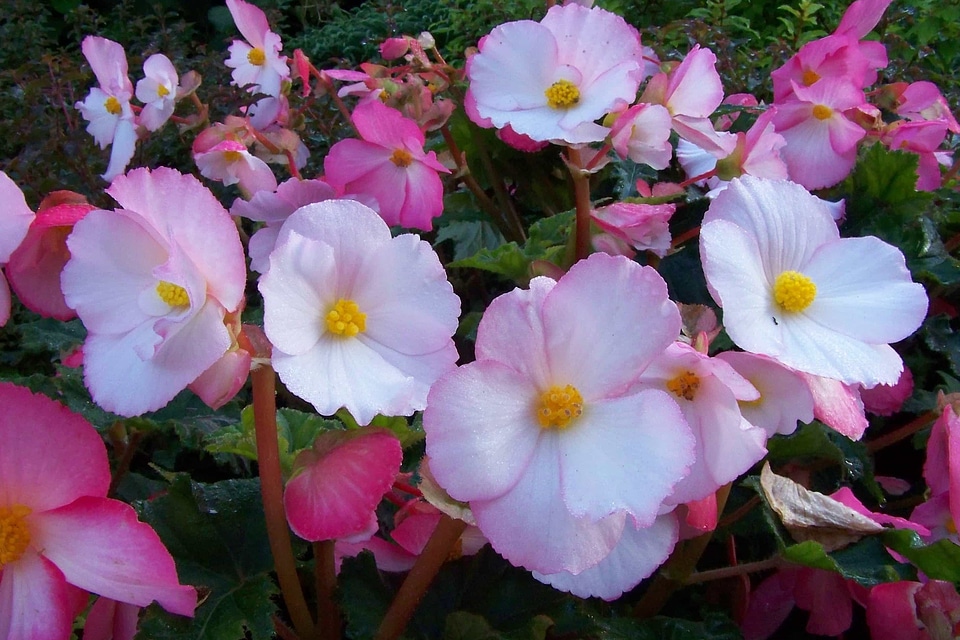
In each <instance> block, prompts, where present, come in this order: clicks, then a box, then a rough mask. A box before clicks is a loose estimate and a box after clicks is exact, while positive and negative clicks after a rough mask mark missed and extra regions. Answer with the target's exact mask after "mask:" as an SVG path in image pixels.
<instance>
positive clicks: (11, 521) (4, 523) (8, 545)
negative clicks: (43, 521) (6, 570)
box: [0, 504, 30, 567]
mask: <svg viewBox="0 0 960 640" xmlns="http://www.w3.org/2000/svg"><path fill="white" fill-rule="evenodd" d="M28 515H30V509H28V508H27V507H24V506H22V505H19V504H15V505H13V506H12V507H0V567H2V566H3V565H5V564H9V563H11V562H16V561H17V560H19V559H20V557H21V556H22V555H23V553H24V551H26V550H27V547H28V546H29V545H30V529H28V528H27V523H26V520H25V518H26V517H27V516H28Z"/></svg>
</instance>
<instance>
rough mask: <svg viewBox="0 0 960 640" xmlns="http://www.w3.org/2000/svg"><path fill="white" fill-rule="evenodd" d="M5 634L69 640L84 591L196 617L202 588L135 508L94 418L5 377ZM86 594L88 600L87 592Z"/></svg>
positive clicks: (0, 586) (0, 488) (0, 612)
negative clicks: (183, 572)
mask: <svg viewBox="0 0 960 640" xmlns="http://www.w3.org/2000/svg"><path fill="white" fill-rule="evenodd" d="M0 405H2V406H3V407H4V410H3V412H2V413H0V637H2V638H4V639H5V640H35V639H39V638H43V640H67V639H68V638H69V637H70V632H71V628H72V622H73V618H74V616H75V614H76V613H77V612H76V610H75V607H76V603H77V601H78V598H77V596H78V595H79V590H83V591H90V592H93V593H96V594H99V595H100V596H103V597H106V598H111V599H113V600H117V601H119V602H125V603H128V604H132V605H136V606H141V607H143V606H146V605H148V604H150V603H151V602H153V601H154V600H156V601H157V602H159V603H160V605H161V606H162V607H164V608H165V609H167V610H168V611H170V612H172V613H176V614H179V615H184V616H192V615H193V610H194V608H195V607H196V604H197V593H196V591H195V590H194V589H193V587H189V586H185V585H181V584H180V583H179V581H178V579H177V571H176V567H175V566H174V562H173V558H172V557H170V554H169V553H168V552H167V550H166V549H165V548H164V546H163V543H161V542H160V538H159V537H158V536H157V534H156V533H155V532H154V531H153V529H151V528H150V527H149V526H148V525H146V524H143V523H141V522H139V521H138V520H137V515H136V512H134V510H133V508H132V507H130V506H129V505H127V504H124V503H122V502H119V501H117V500H111V499H108V498H107V497H106V495H107V488H108V487H109V485H110V467H109V465H108V464H107V452H106V449H105V447H104V446H103V441H102V440H101V439H100V436H99V435H98V434H97V432H96V430H95V429H94V428H93V427H92V426H91V425H90V423H88V422H87V421H86V420H84V419H83V418H81V417H80V416H78V415H76V414H74V413H72V412H71V411H69V410H67V409H65V408H64V407H63V406H61V405H59V404H57V403H56V402H54V401H53V400H50V399H49V398H47V397H45V396H41V395H35V394H33V393H31V392H30V391H29V390H27V389H24V388H22V387H17V386H15V385H12V384H9V383H5V382H4V383H0ZM81 597H82V596H81Z"/></svg>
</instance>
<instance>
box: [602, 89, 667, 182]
mask: <svg viewBox="0 0 960 640" xmlns="http://www.w3.org/2000/svg"><path fill="white" fill-rule="evenodd" d="M670 125H671V117H670V112H669V111H667V108H666V107H664V106H662V105H659V104H644V103H641V104H636V105H634V106H632V107H630V108H629V109H627V110H626V111H624V112H623V113H621V114H620V115H619V116H618V117H617V119H616V121H614V123H613V126H612V127H611V129H610V143H611V144H612V145H613V149H614V150H615V151H616V152H617V153H618V154H619V155H620V156H621V157H623V158H630V159H631V160H633V161H634V162H636V163H638V164H646V165H649V166H651V167H653V168H654V169H666V168H667V165H669V164H670V158H671V157H672V156H673V146H672V145H671V144H670V130H671V127H670Z"/></svg>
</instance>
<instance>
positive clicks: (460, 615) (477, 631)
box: [443, 611, 503, 640]
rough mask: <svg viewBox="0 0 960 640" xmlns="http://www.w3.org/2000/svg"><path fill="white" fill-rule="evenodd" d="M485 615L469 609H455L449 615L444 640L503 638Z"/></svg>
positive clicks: (490, 639)
mask: <svg viewBox="0 0 960 640" xmlns="http://www.w3.org/2000/svg"><path fill="white" fill-rule="evenodd" d="M502 638H503V636H501V635H500V634H499V633H497V632H496V631H494V629H493V627H491V626H490V623H488V622H487V621H486V619H484V617H483V616H478V615H477V614H475V613H469V612H467V611H454V612H453V613H451V614H450V615H448V616H447V621H446V624H445V626H444V628H443V640H502Z"/></svg>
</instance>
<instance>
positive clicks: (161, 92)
mask: <svg viewBox="0 0 960 640" xmlns="http://www.w3.org/2000/svg"><path fill="white" fill-rule="evenodd" d="M157 95H158V96H160V97H161V98H166V97H167V96H168V95H170V89H167V86H166V85H163V84H161V85H159V86H158V87H157Z"/></svg>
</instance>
